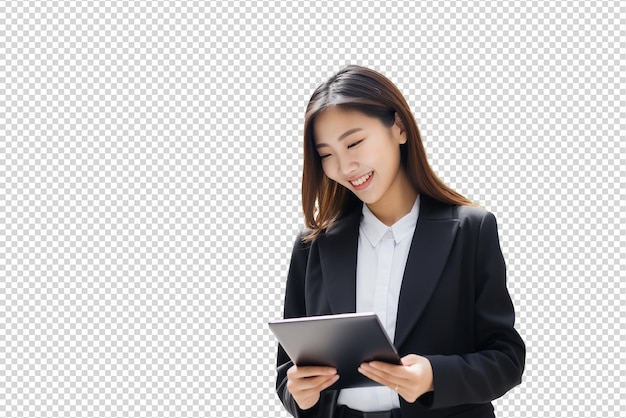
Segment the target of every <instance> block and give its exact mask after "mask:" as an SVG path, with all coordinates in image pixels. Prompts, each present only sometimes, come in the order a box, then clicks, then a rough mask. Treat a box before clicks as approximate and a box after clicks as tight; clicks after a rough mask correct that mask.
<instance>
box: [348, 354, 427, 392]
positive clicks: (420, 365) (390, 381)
mask: <svg viewBox="0 0 626 418" xmlns="http://www.w3.org/2000/svg"><path fill="white" fill-rule="evenodd" d="M359 372H360V373H362V374H363V375H365V376H367V377H368V378H370V379H372V380H374V381H376V382H378V383H380V384H381V385H385V386H388V387H390V388H391V389H392V390H395V391H396V392H398V395H400V396H402V397H403V398H404V400H405V401H407V402H411V403H413V402H415V400H416V399H417V398H419V397H420V396H422V395H423V394H424V393H426V392H429V391H431V390H433V368H432V366H431V364H430V361H428V359H427V358H426V357H422V356H418V355H416V354H409V355H406V356H404V357H402V365H395V364H390V363H385V362H382V361H371V362H369V363H362V364H361V367H359Z"/></svg>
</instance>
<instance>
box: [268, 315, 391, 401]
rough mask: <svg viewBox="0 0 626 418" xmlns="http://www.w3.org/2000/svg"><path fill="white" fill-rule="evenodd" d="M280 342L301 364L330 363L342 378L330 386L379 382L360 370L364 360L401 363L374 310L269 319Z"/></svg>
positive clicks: (299, 364) (331, 388) (297, 362)
mask: <svg viewBox="0 0 626 418" xmlns="http://www.w3.org/2000/svg"><path fill="white" fill-rule="evenodd" d="M269 327H270V329H271V330H272V332H273V333H274V335H275V336H276V339H277V340H278V342H279V343H280V344H281V345H282V347H283V349H284V350H285V352H286V353H287V355H288V356H289V358H290V359H291V361H293V362H294V363H295V364H296V365H298V366H331V367H335V368H336V369H337V371H338V373H339V376H340V378H339V380H338V381H337V382H336V383H335V384H333V385H332V386H331V387H330V388H328V389H329V390H333V389H342V388H352V387H364V386H378V385H379V384H378V383H376V382H374V381H373V380H370V379H368V378H367V377H365V376H363V375H362V374H361V373H359V371H358V367H359V365H360V364H361V363H363V362H367V361H373V360H378V361H384V362H387V363H392V364H402V363H401V361H400V356H399V355H398V352H397V351H396V349H395V347H394V346H393V343H392V342H391V340H390V339H389V336H388V335H387V333H386V332H385V329H384V328H383V326H382V324H381V323H380V320H379V319H378V316H377V315H376V314H374V313H369V312H368V313H350V314H338V315H323V316H309V317H304V318H289V319H279V320H275V321H270V322H269Z"/></svg>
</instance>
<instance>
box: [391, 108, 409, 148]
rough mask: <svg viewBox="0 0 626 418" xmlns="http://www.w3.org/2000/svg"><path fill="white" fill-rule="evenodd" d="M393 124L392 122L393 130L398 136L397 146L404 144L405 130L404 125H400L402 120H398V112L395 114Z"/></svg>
mask: <svg viewBox="0 0 626 418" xmlns="http://www.w3.org/2000/svg"><path fill="white" fill-rule="evenodd" d="M395 119H396V120H395V122H394V125H393V127H394V130H395V131H396V132H397V134H398V135H399V137H398V140H399V142H398V143H399V144H406V130H405V129H404V123H402V119H400V115H398V112H396V113H395Z"/></svg>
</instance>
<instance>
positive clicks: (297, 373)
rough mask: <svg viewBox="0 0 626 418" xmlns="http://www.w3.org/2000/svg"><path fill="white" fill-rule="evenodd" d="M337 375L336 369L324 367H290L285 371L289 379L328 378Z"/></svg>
mask: <svg viewBox="0 0 626 418" xmlns="http://www.w3.org/2000/svg"><path fill="white" fill-rule="evenodd" d="M333 374H337V369H335V368H334V367H325V366H304V367H298V366H295V365H294V366H291V367H290V368H289V370H287V376H289V377H290V378H291V377H293V378H303V377H313V376H328V375H333Z"/></svg>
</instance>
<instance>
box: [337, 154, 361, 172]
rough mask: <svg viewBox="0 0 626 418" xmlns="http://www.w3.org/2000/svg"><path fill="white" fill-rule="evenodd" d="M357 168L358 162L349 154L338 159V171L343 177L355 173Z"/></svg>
mask: <svg viewBox="0 0 626 418" xmlns="http://www.w3.org/2000/svg"><path fill="white" fill-rule="evenodd" d="M358 168H359V164H358V162H357V161H356V160H355V159H354V158H351V157H350V156H345V157H344V158H342V159H340V160H339V171H340V172H341V174H342V175H343V176H344V177H349V176H350V175H352V174H354V173H356V171H357V169H358Z"/></svg>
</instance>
